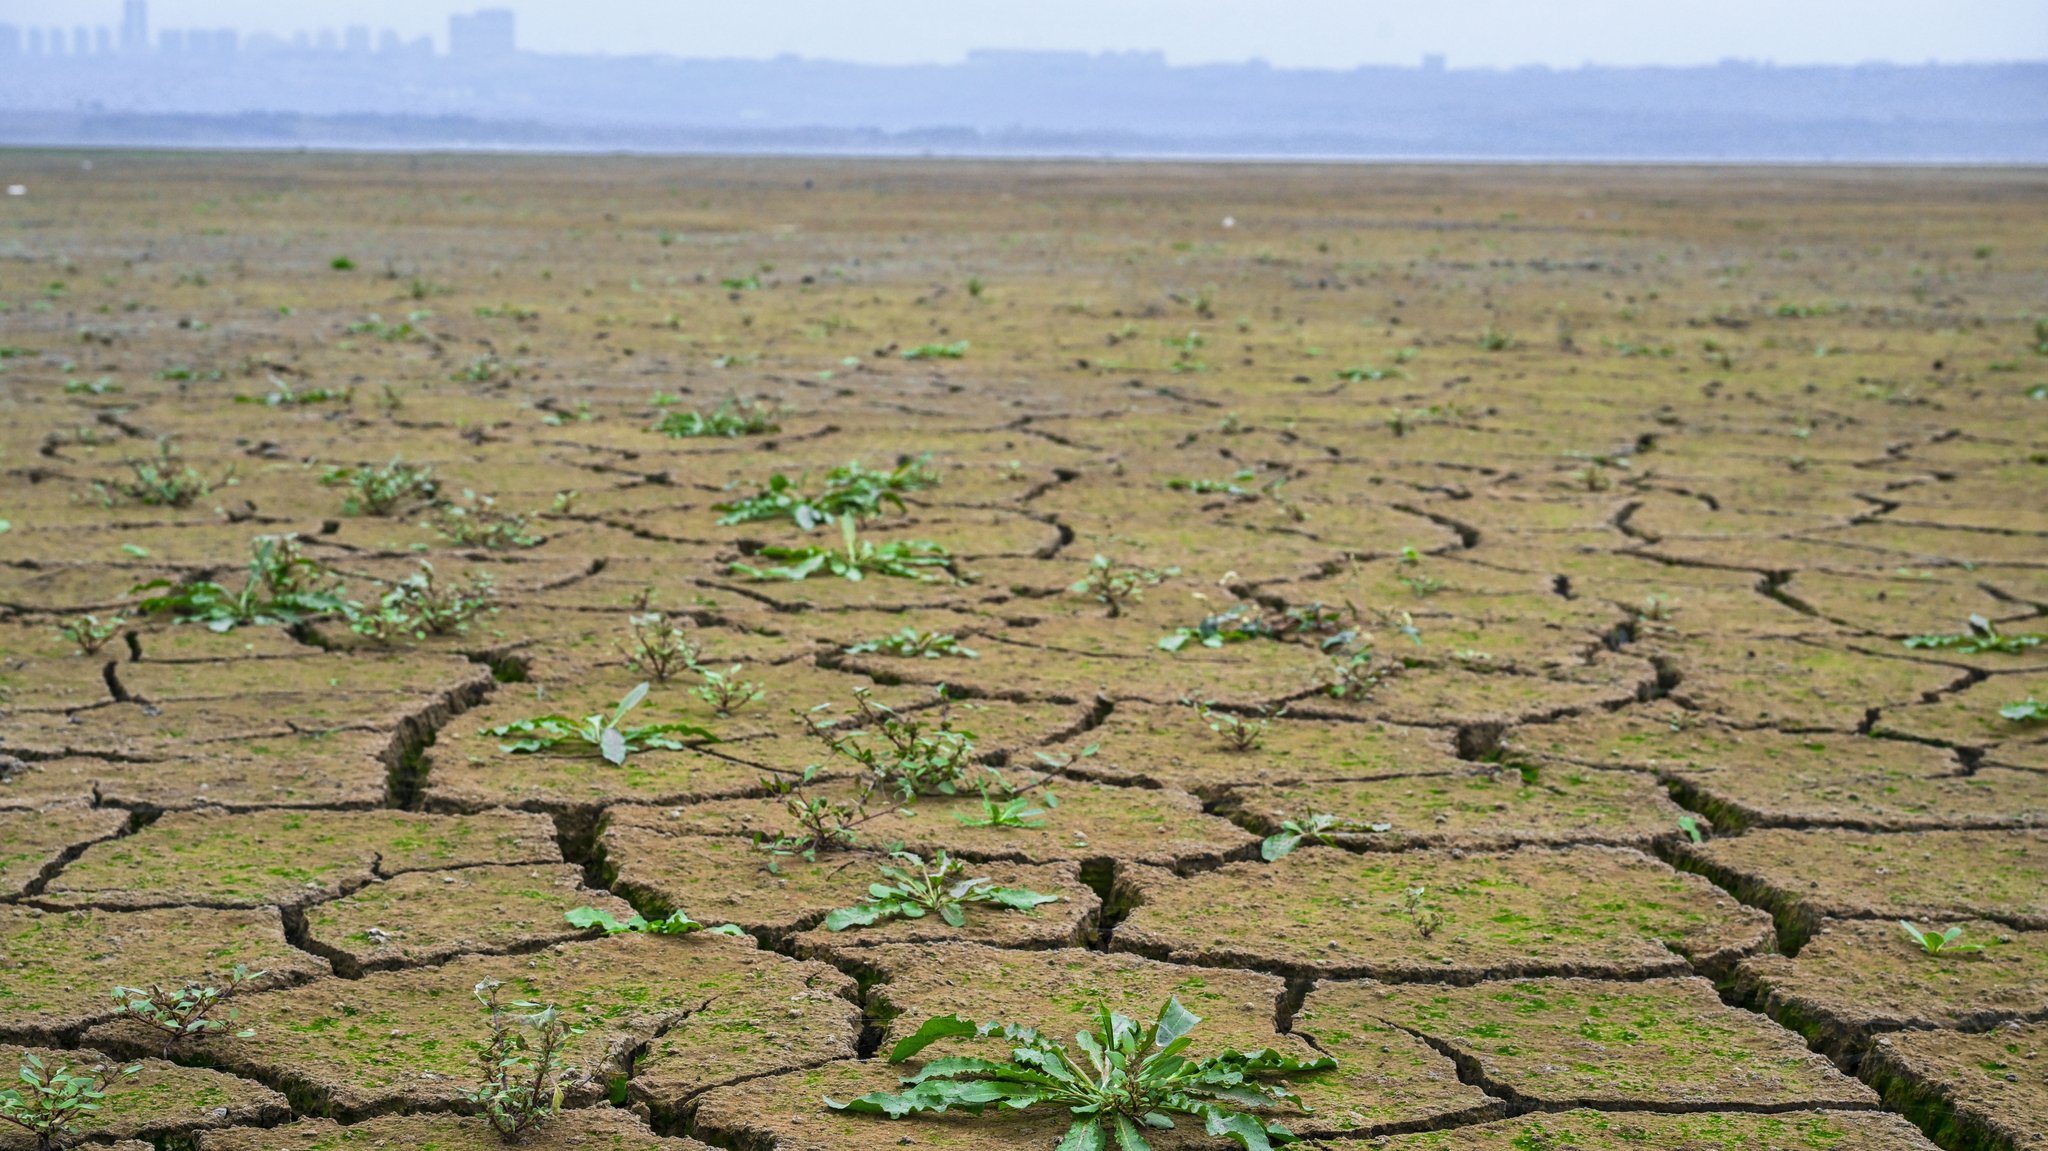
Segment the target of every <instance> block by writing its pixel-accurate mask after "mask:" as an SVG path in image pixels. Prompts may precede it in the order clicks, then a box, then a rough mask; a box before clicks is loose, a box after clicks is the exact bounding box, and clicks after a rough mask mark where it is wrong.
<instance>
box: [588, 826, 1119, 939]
mask: <svg viewBox="0 0 2048 1151" xmlns="http://www.w3.org/2000/svg"><path fill="white" fill-rule="evenodd" d="M598 846H599V847H600V849H601V850H602V852H603V859H604V867H605V871H606V874H607V875H609V876H611V877H612V878H611V887H612V889H613V890H615V891H617V892H619V893H620V894H622V895H624V896H626V897H627V898H629V899H631V900H632V901H633V902H634V903H635V904H636V905H637V906H640V907H643V908H646V909H647V910H649V911H650V912H652V913H657V914H660V915H667V914H668V913H670V912H672V911H682V912H684V913H686V914H688V915H689V916H690V918H692V919H695V920H697V921H699V922H704V923H737V924H738V925H739V926H741V927H743V928H745V929H746V930H747V931H748V932H749V933H750V934H753V935H757V936H760V937H762V938H764V939H767V940H769V941H771V942H774V943H777V944H779V943H781V942H784V941H788V940H794V941H795V942H796V944H797V948H798V952H799V954H812V953H817V952H824V951H837V950H841V949H850V948H862V947H869V946H873V945H875V944H878V943H910V942H944V941H959V940H972V941H974V942H977V943H987V944H990V945H993V946H996V947H1071V946H1078V945H1080V944H1081V943H1082V942H1083V941H1084V940H1085V939H1086V938H1087V937H1088V936H1089V934H1090V933H1091V932H1092V930H1093V928H1094V924H1095V919H1096V916H1097V915H1098V914H1099V912H1100V911H1101V905H1102V900H1101V899H1100V897H1098V896H1097V895H1096V894H1095V892H1094V891H1092V890H1090V889H1089V888H1088V886H1087V885H1086V884H1085V883H1083V882H1082V881H1081V868H1080V865H1079V864H1076V863H1071V862H1069V863H1057V864H1046V865H1037V866H1034V865H1028V864H1019V863H993V864H987V865H976V866H974V867H972V868H970V869H969V871H968V872H966V873H965V875H964V876H963V878H971V877H974V876H981V877H985V878H987V879H990V880H993V881H994V882H995V883H996V884H998V885H1000V886H1004V887H1024V888H1029V889H1030V890H1032V891H1037V892H1040V893H1042V894H1045V895H1057V896H1059V897H1060V900H1059V902H1057V903H1048V904H1042V905H1040V906H1039V907H1038V908H1036V909H1034V910H1032V911H1029V912H1021V911H1011V910H1008V909H1006V908H1001V907H994V906H990V905H986V904H975V905H970V906H969V907H968V908H967V925H966V926H965V927H961V928H953V927H950V926H948V925H947V924H945V923H944V922H942V921H940V920H939V919H937V918H935V917H929V916H928V917H926V918H924V919H915V920H907V919H895V920H890V921H888V922H886V923H878V924H874V925H871V926H867V927H856V928H849V929H847V930H845V931H838V932H832V931H826V930H824V929H823V928H822V927H821V926H820V925H821V924H822V923H823V921H824V918H825V915H826V913H827V912H830V911H833V910H835V909H837V908H841V907H852V906H855V905H856V904H861V903H866V902H867V901H868V898H869V897H868V885H869V884H871V883H876V882H883V877H882V875H881V873H880V872H879V871H877V870H876V865H877V864H880V863H890V862H892V861H891V860H889V859H888V858H887V857H886V856H883V855H880V854H878V853H871V852H869V853H844V852H842V853H838V854H825V855H821V856H820V857H819V859H818V861H817V862H816V863H806V862H805V861H804V860H802V859H801V858H797V857H793V856H786V857H775V856H770V855H769V854H768V853H767V852H764V851H762V850H761V849H760V848H758V847H755V846H754V845H753V843H751V842H749V841H747V840H743V839H736V838H731V837H726V836H709V835H687V834H677V833H676V832H675V831H674V830H673V821H672V820H671V819H670V818H669V817H668V815H667V813H666V812H662V811H659V810H656V809H650V808H634V807H621V808H616V809H614V810H613V811H612V812H611V813H610V815H609V817H608V819H607V821H606V824H605V828H604V831H603V833H602V834H601V835H600V836H599V839H598ZM771 863H772V864H773V865H774V868H775V869H774V870H773V871H770V870H769V865H770V864H771ZM814 929H815V930H814Z"/></svg>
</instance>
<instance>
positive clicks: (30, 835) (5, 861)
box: [0, 807, 128, 898]
mask: <svg viewBox="0 0 2048 1151" xmlns="http://www.w3.org/2000/svg"><path fill="white" fill-rule="evenodd" d="M127 826H128V813H127V812H125V811H122V810H120V809H118V808H104V807H103V808H91V807H55V808H45V809H43V810H41V811H35V810H23V811H10V810H0V898H10V897H13V896H18V895H22V894H25V893H27V892H29V891H31V890H33V889H34V888H35V887H38V886H40V885H41V884H42V881H43V880H44V879H45V878H47V877H49V876H51V875H54V874H56V873H57V869H58V868H59V867H60V866H62V865H63V863H64V861H65V860H66V859H67V858H69V857H70V856H72V855H74V854H75V853H77V852H80V851H83V850H85V848H86V847H87V846H89V845H91V844H94V843H97V842H99V841H100V840H103V839H112V838H113V837H114V836H116V835H119V834H120V833H121V832H122V831H123V830H125V829H126V828H127Z"/></svg>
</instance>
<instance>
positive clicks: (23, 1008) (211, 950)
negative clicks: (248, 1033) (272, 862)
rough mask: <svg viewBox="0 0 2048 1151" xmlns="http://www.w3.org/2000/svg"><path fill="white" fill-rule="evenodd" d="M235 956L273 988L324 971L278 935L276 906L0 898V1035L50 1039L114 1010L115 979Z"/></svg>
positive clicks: (229, 963) (221, 967)
mask: <svg viewBox="0 0 2048 1151" xmlns="http://www.w3.org/2000/svg"><path fill="white" fill-rule="evenodd" d="M236 964H244V965H246V966H247V967H248V968H249V970H251V971H263V972H267V973H268V974H267V975H265V977H264V978H263V979H261V980H259V981H257V982H256V983H255V984H254V985H253V987H254V988H255V989H259V990H260V989H262V988H265V987H283V986H288V985H290V984H294V983H303V982H305V981H306V980H309V979H314V978H317V977H319V976H324V975H327V974H329V973H330V972H329V968H328V966H327V964H326V963H325V962H323V961H321V960H319V959H317V958H315V957H313V956H311V955H308V954H306V953H305V952H303V951H300V950H298V949H297V948H295V947H293V946H291V944H289V943H288V942H286V941H285V933H284V923H283V921H282V920H281V919H280V918H279V917H278V913H277V912H275V911H271V910H268V909H265V910H261V911H214V910H209V909H205V908H197V907H181V908H175V909H170V910H161V911H43V910H41V909H39V908H35V907H25V906H22V905H20V904H12V905H0V1035H6V1036H11V1037H15V1038H21V1039H29V1040H37V1041H42V1042H51V1041H59V1040H65V1039H68V1038H70V1037H75V1036H76V1034H77V1033H78V1032H79V1031H81V1030H83V1029H84V1028H85V1027H87V1026H89V1025H91V1024H94V1023H98V1022H100V1021H102V1020H106V1019H111V1018H113V1017H114V1000H113V996H112V994H111V993H112V990H113V988H114V987H116V986H117V985H118V986H130V987H133V986H138V985H140V986H147V985H148V984H150V983H152V982H156V981H162V982H165V983H175V982H180V981H183V980H187V979H198V978H200V977H202V976H205V975H208V974H214V975H219V974H224V973H225V972H227V971H228V970H230V969H232V968H233V967H234V966H235V965H236Z"/></svg>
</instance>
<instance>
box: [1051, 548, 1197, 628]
mask: <svg viewBox="0 0 2048 1151" xmlns="http://www.w3.org/2000/svg"><path fill="white" fill-rule="evenodd" d="M1179 574H1180V569H1179V568H1177V567H1170V568H1143V567H1133V566H1131V565H1129V564H1121V563H1117V562H1116V561H1115V560H1112V559H1110V558H1109V557H1107V556H1101V555H1098V556H1096V557H1095V558H1094V559H1092V560H1090V561H1088V574H1087V575H1085V576H1082V577H1081V578H1080V579H1079V580H1076V581H1075V582H1074V584H1073V586H1071V587H1069V588H1068V589H1067V590H1068V591H1069V592H1071V593H1073V594H1074V595H1085V596H1087V597H1088V598H1089V599H1092V600H1094V601H1095V602H1096V603H1099V604H1101V605H1103V606H1104V607H1107V608H1108V609H1109V618H1111V619H1115V618H1117V617H1118V616H1119V615H1122V614H1123V609H1124V606H1125V605H1127V604H1134V603H1138V602H1140V601H1142V600H1143V599H1144V598H1145V589H1146V588H1149V587H1157V586H1159V585H1160V584H1161V583H1164V582H1165V581H1166V580H1168V579H1170V578H1172V577H1174V576H1177V575H1179Z"/></svg>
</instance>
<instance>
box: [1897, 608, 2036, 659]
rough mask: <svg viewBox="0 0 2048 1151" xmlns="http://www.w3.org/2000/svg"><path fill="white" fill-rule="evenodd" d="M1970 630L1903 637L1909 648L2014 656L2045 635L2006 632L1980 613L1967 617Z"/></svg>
mask: <svg viewBox="0 0 2048 1151" xmlns="http://www.w3.org/2000/svg"><path fill="white" fill-rule="evenodd" d="M1969 625H1970V630H1968V631H1966V632H1962V633H1960V634H1956V635H1916V636H1912V637H1909V638H1908V639H1907V640H1906V646H1907V647H1912V648H1938V649H1942V650H1946V651H1955V652H1960V653H1962V654H1963V655H1982V654H1984V653H1985V652H2000V653H2003V654H2006V655H2017V654H2019V653H2020V652H2023V651H2026V650H2028V649H2029V648H2035V647H2039V646H2041V642H2042V639H2043V638H2044V637H2042V636H2038V635H2026V634H2021V635H2007V634H2005V633H2004V632H2002V631H2000V630H1998V625H1997V624H1995V623H1992V622H1991V621H1990V620H1988V619H1985V618H1984V617H1983V616H1981V615H1973V616H1971V617H1970V620H1969Z"/></svg>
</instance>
